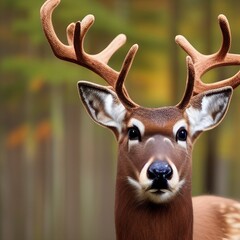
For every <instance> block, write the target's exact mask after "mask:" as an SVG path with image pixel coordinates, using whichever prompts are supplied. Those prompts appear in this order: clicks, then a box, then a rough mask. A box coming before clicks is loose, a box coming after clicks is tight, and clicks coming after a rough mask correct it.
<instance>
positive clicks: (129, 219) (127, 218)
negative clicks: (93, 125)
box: [115, 159, 193, 240]
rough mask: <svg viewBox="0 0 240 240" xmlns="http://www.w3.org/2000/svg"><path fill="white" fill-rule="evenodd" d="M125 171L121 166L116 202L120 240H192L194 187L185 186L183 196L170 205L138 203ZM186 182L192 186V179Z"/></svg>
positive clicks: (118, 174)
mask: <svg viewBox="0 0 240 240" xmlns="http://www.w3.org/2000/svg"><path fill="white" fill-rule="evenodd" d="M122 160H123V159H121V160H120V161H122ZM123 161H124V160H123ZM119 165H121V164H119ZM125 170H126V169H123V168H121V166H118V172H117V181H116V198H115V225H116V235H117V240H126V239H129V240H135V239H136V240H143V239H151V240H155V239H156V240H159V239H164V240H168V239H169V240H172V239H185V240H190V239H192V237H193V208H192V198H191V186H190V185H189V184H185V186H184V187H183V188H182V190H181V193H180V194H179V195H177V196H176V197H175V198H174V199H173V200H172V201H170V202H169V203H167V204H155V203H151V202H145V201H139V199H138V198H137V196H136V192H135V191H134V190H133V188H132V186H131V185H130V184H129V183H128V181H127V178H126V175H124V174H125V173H126V171H125ZM186 180H187V181H188V180H189V181H188V182H189V183H191V176H190V175H189V179H186Z"/></svg>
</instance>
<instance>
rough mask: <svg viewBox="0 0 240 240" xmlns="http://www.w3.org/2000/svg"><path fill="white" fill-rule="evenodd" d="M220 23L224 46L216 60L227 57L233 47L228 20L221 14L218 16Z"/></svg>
mask: <svg viewBox="0 0 240 240" xmlns="http://www.w3.org/2000/svg"><path fill="white" fill-rule="evenodd" d="M218 22H219V26H220V29H221V32H222V39H223V41H222V46H221V48H220V49H219V51H218V53H217V55H216V58H219V59H223V58H224V57H225V56H226V55H227V53H228V51H229V50H230V47H231V30H230V26H229V23H228V20H227V18H226V17H225V16H224V15H223V14H220V15H219V16H218Z"/></svg>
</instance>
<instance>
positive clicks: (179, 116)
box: [40, 0, 240, 240]
mask: <svg viewBox="0 0 240 240" xmlns="http://www.w3.org/2000/svg"><path fill="white" fill-rule="evenodd" d="M59 3H60V0H47V1H46V2H45V3H44V4H43V6H42V8H41V10H40V16H41V22H42V26H43V30H44V32H45V35H46V38H47V39H48V42H49V43H50V46H51V48H52V51H53V52H54V54H55V55H56V57H58V58H59V59H62V60H64V61H68V62H72V63H75V64H78V65H80V66H82V67H84V68H87V69H89V70H91V71H93V72H95V73H96V74H97V75H99V76H100V77H102V78H103V79H104V80H105V81H106V82H107V84H108V85H107V86H103V85H99V84H95V83H92V82H88V81H79V82H78V91H79V96H80V99H81V101H82V102H83V104H84V107H85V108H86V110H87V112H88V114H89V115H90V117H91V118H92V119H93V121H95V122H96V123H97V124H99V125H101V126H103V127H106V128H108V129H110V130H111V131H112V132H113V134H114V135H115V138H116V140H117V143H118V162H117V176H116V189H115V228H116V239H117V240H126V239H127V240H146V239H154V240H157V239H158V240H159V239H164V240H176V239H181V240H183V239H184V240H190V239H194V240H203V239H204V240H206V239H211V240H220V239H221V240H223V239H224V240H226V239H229V240H230V239H235V240H236V239H240V203H239V202H238V201H236V200H232V199H227V198H223V197H218V196H211V195H203V196H198V197H192V193H191V190H192V151H193V146H194V144H195V141H196V139H197V138H198V137H199V136H200V135H201V133H203V132H205V131H207V130H210V129H213V128H215V127H216V126H218V125H219V123H220V122H221V121H222V120H223V118H224V117H225V115H226V113H227V110H228V108H229V104H230V101H231V97H232V95H233V89H235V88H236V87H237V86H238V85H239V84H240V72H238V73H237V74H235V75H234V76H232V77H230V78H228V79H224V80H221V81H218V82H214V83H204V82H203V81H202V80H201V78H202V76H203V75H204V74H205V73H206V72H208V71H209V70H211V69H213V68H218V67H222V66H230V65H240V55H239V54H233V53H230V52H229V50H230V46H231V31H230V26H229V23H228V20H227V18H226V17H225V16H224V15H219V17H218V21H219V26H220V29H221V33H222V45H221V47H220V48H219V50H218V51H217V52H216V53H214V54H210V55H205V54H202V53H200V52H199V51H198V50H196V49H195V48H194V47H193V46H192V45H191V44H190V43H189V42H188V40H187V39H186V38H185V37H183V36H181V35H178V36H176V39H175V41H176V43H177V44H178V45H179V46H180V47H181V48H182V49H183V50H184V51H185V52H186V53H187V55H188V56H187V57H186V65H187V79H186V87H185V92H184V94H183V97H182V99H181V100H180V102H179V103H177V104H176V105H175V106H165V107H159V108H146V107H142V106H140V105H138V104H137V103H135V102H134V101H133V100H132V99H131V98H130V96H129V94H128V92H127V89H126V87H125V85H124V81H125V79H126V77H127V74H128V72H129V70H130V68H131V65H132V62H133V60H134V57H135V55H136V52H137V50H138V45H137V44H134V45H133V46H132V47H131V48H130V50H129V51H128V53H127V54H126V57H125V59H124V61H123V64H122V67H121V69H120V71H116V70H114V69H113V68H111V67H110V66H109V65H108V62H109V60H110V58H111V57H112V55H113V54H114V53H115V52H116V51H117V50H118V49H119V48H121V47H122V46H123V45H124V44H125V42H126V36H125V35H124V34H119V35H118V36H117V37H115V38H114V40H113V41H112V42H111V43H110V44H109V45H108V46H107V47H106V48H105V49H104V50H103V51H101V52H100V53H98V54H95V55H93V54H88V53H86V52H85V50H84V39H85V36H86V34H87V32H88V30H89V29H90V27H91V26H92V24H93V23H94V16H93V15H87V16H86V17H84V18H83V20H82V21H77V22H75V23H71V24H69V26H68V27H67V40H68V44H64V43H62V41H61V40H60V39H59V38H58V37H57V35H56V33H55V31H54V27H53V23H52V13H53V11H54V9H55V8H56V7H57V5H58V4H59Z"/></svg>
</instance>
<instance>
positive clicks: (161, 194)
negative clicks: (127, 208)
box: [128, 160, 185, 204]
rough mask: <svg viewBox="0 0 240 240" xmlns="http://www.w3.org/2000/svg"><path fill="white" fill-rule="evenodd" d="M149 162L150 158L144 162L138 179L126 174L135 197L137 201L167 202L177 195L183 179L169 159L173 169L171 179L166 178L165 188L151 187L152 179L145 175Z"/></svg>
mask: <svg viewBox="0 0 240 240" xmlns="http://www.w3.org/2000/svg"><path fill="white" fill-rule="evenodd" d="M151 163H152V160H150V161H148V162H147V163H146V164H145V166H144V167H143V169H142V170H141V172H140V174H139V179H138V180H135V179H134V178H132V177H130V176H128V182H129V184H130V185H131V186H132V187H133V188H134V190H135V191H136V195H137V199H138V200H139V201H141V202H142V201H150V202H153V203H155V204H163V203H168V202H170V201H171V200H173V199H174V197H176V196H177V194H178V193H179V191H180V189H181V188H182V186H183V185H184V183H185V180H184V179H182V180H180V177H179V174H178V170H177V168H176V166H175V165H174V164H173V163H172V162H171V161H169V164H170V165H171V167H172V170H173V175H172V177H171V179H169V180H167V188H156V187H153V180H151V179H149V178H148V176H147V169H148V167H149V166H150V164H151Z"/></svg>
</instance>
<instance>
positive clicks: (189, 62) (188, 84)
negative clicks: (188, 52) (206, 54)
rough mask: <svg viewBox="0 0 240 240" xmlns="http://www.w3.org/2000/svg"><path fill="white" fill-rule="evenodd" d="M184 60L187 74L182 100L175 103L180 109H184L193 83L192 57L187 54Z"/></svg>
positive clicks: (189, 97) (190, 94)
mask: <svg viewBox="0 0 240 240" xmlns="http://www.w3.org/2000/svg"><path fill="white" fill-rule="evenodd" d="M186 62H187V73H188V76H187V82H186V89H185V94H184V95H183V98H182V100H181V101H180V102H179V103H178V104H177V107H178V108H180V109H184V108H185V107H186V106H187V105H188V103H189V101H190V99H191V97H192V93H193V89H194V83H195V69H194V64H193V61H192V58H191V57H190V56H187V58H186Z"/></svg>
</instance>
